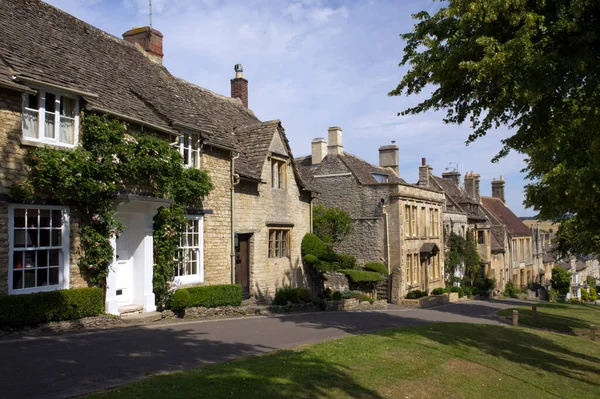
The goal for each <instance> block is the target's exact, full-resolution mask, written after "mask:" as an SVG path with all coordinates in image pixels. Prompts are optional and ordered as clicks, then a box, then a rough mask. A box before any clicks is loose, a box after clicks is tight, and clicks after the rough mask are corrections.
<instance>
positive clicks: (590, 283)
mask: <svg viewBox="0 0 600 399" xmlns="http://www.w3.org/2000/svg"><path fill="white" fill-rule="evenodd" d="M585 282H586V283H587V285H588V286H590V287H594V288H595V287H596V279H595V278H594V277H592V276H587V277H586V279H585Z"/></svg>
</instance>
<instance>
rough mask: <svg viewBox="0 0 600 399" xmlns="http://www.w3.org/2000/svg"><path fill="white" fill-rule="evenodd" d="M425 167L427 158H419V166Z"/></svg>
mask: <svg viewBox="0 0 600 399" xmlns="http://www.w3.org/2000/svg"><path fill="white" fill-rule="evenodd" d="M425 165H427V158H421V166H425Z"/></svg>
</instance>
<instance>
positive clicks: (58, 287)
mask: <svg viewBox="0 0 600 399" xmlns="http://www.w3.org/2000/svg"><path fill="white" fill-rule="evenodd" d="M19 270H20V269H19ZM11 272H12V270H11ZM67 289H69V285H68V284H59V285H52V286H43V287H36V288H23V289H18V290H13V289H9V290H8V295H25V294H34V293H36V292H50V291H59V290H67Z"/></svg>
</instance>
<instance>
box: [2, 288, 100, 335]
mask: <svg viewBox="0 0 600 399" xmlns="http://www.w3.org/2000/svg"><path fill="white" fill-rule="evenodd" d="M102 313H104V294H103V292H102V289H100V288H75V289H70V290H59V291H49V292H37V293H34V294H25V295H8V296H0V327H4V326H7V327H21V326H30V325H36V324H41V323H47V322H50V321H63V320H76V319H81V318H83V317H90V316H98V315H100V314H102Z"/></svg>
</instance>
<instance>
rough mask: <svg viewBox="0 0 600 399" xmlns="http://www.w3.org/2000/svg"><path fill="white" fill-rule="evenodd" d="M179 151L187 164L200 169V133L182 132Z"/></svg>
mask: <svg viewBox="0 0 600 399" xmlns="http://www.w3.org/2000/svg"><path fill="white" fill-rule="evenodd" d="M179 153H180V154H181V156H182V157H183V164H184V165H185V166H187V167H189V168H196V169H200V134H198V133H184V134H182V135H181V136H180V137H179Z"/></svg>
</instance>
